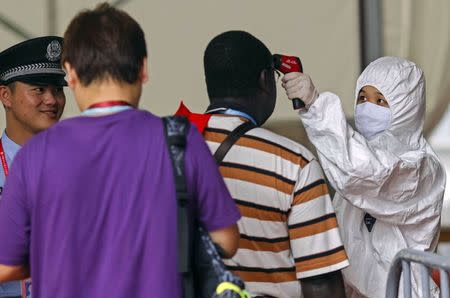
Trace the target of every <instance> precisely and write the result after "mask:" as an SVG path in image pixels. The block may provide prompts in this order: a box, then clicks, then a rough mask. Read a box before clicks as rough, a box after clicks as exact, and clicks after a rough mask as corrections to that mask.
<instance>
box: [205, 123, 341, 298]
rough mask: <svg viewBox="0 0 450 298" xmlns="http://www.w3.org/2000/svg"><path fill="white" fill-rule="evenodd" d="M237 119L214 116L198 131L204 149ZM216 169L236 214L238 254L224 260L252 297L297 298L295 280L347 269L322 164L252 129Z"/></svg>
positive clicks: (212, 145)
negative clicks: (201, 137) (237, 218)
mask: <svg viewBox="0 0 450 298" xmlns="http://www.w3.org/2000/svg"><path fill="white" fill-rule="evenodd" d="M243 121H246V120H245V119H243V118H239V117H236V116H229V115H213V116H212V117H211V119H210V120H209V122H208V126H207V128H206V130H205V131H204V137H205V140H206V142H207V144H208V146H209V148H210V150H211V151H212V152H213V153H214V152H215V151H216V150H217V148H218V147H219V145H220V143H222V142H223V141H224V139H225V138H226V137H227V135H228V134H229V133H230V132H231V131H232V130H233V129H235V128H236V127H238V126H239V125H240V124H242V123H243ZM220 171H221V173H222V175H223V177H224V179H225V183H226V185H227V186H228V190H229V191H230V193H231V195H232V196H233V198H234V199H235V201H236V203H237V205H238V207H239V210H240V212H241V215H242V218H241V220H240V221H239V222H238V225H239V231H240V234H241V239H240V243H239V250H238V252H237V253H236V255H235V256H234V257H233V258H232V259H230V260H225V263H226V265H227V267H228V268H229V269H230V270H232V271H233V272H234V273H236V274H237V275H239V276H240V277H241V278H242V279H243V280H244V281H245V282H246V288H247V289H248V290H249V292H250V293H251V294H252V295H253V296H273V297H301V296H302V294H301V287H300V282H299V279H302V278H306V277H312V276H317V275H321V274H325V273H329V272H333V271H337V270H340V269H342V268H344V267H346V266H348V260H347V255H346V253H345V250H344V247H343V244H342V240H341V237H340V234H339V230H338V226H337V221H336V216H335V213H334V209H333V206H332V204H331V199H330V196H329V194H328V188H327V185H326V183H325V181H324V176H323V173H322V170H321V167H320V165H319V163H318V161H317V160H316V158H315V157H314V156H313V155H312V154H311V152H309V151H308V150H307V149H306V148H304V147H303V146H301V145H300V144H298V143H296V142H293V141H291V140H289V139H287V138H285V137H282V136H280V135H277V134H275V133H272V132H270V131H268V130H266V129H263V128H255V129H252V130H250V131H249V132H247V133H246V134H245V135H244V136H242V137H241V138H240V139H239V140H238V141H237V142H236V143H235V144H234V145H233V146H232V147H231V149H230V151H229V152H228V153H227V155H226V156H225V158H224V160H223V161H222V163H221V165H220Z"/></svg>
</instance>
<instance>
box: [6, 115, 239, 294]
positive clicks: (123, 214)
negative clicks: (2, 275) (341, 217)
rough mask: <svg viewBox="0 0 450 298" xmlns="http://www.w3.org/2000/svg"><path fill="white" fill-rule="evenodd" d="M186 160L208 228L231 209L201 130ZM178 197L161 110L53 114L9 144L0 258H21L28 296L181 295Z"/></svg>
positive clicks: (226, 221)
mask: <svg viewBox="0 0 450 298" xmlns="http://www.w3.org/2000/svg"><path fill="white" fill-rule="evenodd" d="M187 140H188V142H187V147H186V157H185V167H186V180H187V185H188V188H189V189H188V191H189V192H190V194H191V198H192V200H193V205H192V206H193V208H194V210H195V212H196V213H197V215H198V218H199V219H200V221H201V222H202V223H203V224H204V226H205V227H206V229H207V230H209V231H213V230H216V229H220V228H224V227H227V226H230V225H232V224H234V223H235V222H236V221H237V220H238V219H239V212H238V210H237V208H236V206H235V203H234V201H233V199H232V198H231V197H230V194H229V193H228V191H227V189H226V186H225V184H224V182H223V179H222V177H221V175H220V173H219V171H218V168H217V166H216V163H215V161H214V159H213V158H212V156H211V154H210V151H209V149H208V147H207V145H206V144H205V142H204V140H203V138H202V137H201V135H200V134H199V133H198V132H197V130H196V129H195V127H191V129H190V131H189V135H188V138H187ZM176 220H177V205H176V198H175V186H174V180H173V172H172V164H171V161H170V156H169V153H168V150H167V145H166V143H165V138H164V132H163V123H162V120H161V119H160V118H158V117H156V116H154V115H152V114H150V113H148V112H145V111H140V110H127V111H123V112H120V113H117V114H112V115H108V116H102V117H76V118H72V119H68V120H64V121H61V122H60V123H58V124H56V125H55V126H53V127H52V128H50V129H48V130H46V131H44V132H42V133H40V134H39V135H38V136H36V137H34V138H33V139H31V140H30V141H29V142H28V143H27V144H26V145H25V146H24V147H23V149H22V150H21V151H20V152H19V153H18V154H17V156H16V158H15V160H14V164H13V166H12V169H11V172H10V175H9V177H8V179H7V182H6V186H5V189H4V192H3V198H2V199H1V200H0V242H1V244H0V264H6V265H22V264H26V263H28V262H29V263H30V265H31V276H32V279H33V297H34V298H47V297H74V298H75V297H76V298H80V297H83V298H89V297H95V298H98V297H108V298H114V297H117V298H119V297H120V298H123V297H181V296H182V295H181V281H180V277H179V275H178V273H177V243H176V235H177V228H176Z"/></svg>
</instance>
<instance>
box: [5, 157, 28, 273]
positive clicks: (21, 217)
mask: <svg viewBox="0 0 450 298" xmlns="http://www.w3.org/2000/svg"><path fill="white" fill-rule="evenodd" d="M23 157H24V155H23V154H21V152H19V153H18V154H17V156H16V158H15V160H14V164H13V166H12V168H11V170H10V172H9V175H8V179H6V184H5V188H4V190H3V194H2V198H1V199H0V243H1V245H0V264H3V265H10V266H18V265H26V264H27V263H28V256H29V243H30V210H29V206H28V204H27V200H26V187H25V185H24V178H23V175H22V173H23V170H24V168H25V167H24V163H23Z"/></svg>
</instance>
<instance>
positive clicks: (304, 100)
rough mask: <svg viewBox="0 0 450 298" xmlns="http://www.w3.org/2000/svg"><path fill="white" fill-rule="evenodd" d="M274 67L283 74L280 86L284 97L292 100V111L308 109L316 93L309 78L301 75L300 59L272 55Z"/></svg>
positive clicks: (317, 94)
mask: <svg viewBox="0 0 450 298" xmlns="http://www.w3.org/2000/svg"><path fill="white" fill-rule="evenodd" d="M273 59H274V67H275V68H276V69H277V70H279V71H280V72H282V73H283V74H285V76H284V77H283V79H282V82H283V84H282V86H283V88H284V89H286V95H287V96H288V98H289V99H290V100H292V105H293V107H294V110H299V109H304V108H309V107H310V106H311V105H312V104H313V103H314V101H315V100H316V98H317V97H319V92H317V90H316V88H315V87H314V84H313V82H312V80H311V78H310V77H309V76H308V75H307V74H303V73H302V72H303V67H302V63H301V61H300V58H298V57H294V56H285V55H279V54H275V55H273Z"/></svg>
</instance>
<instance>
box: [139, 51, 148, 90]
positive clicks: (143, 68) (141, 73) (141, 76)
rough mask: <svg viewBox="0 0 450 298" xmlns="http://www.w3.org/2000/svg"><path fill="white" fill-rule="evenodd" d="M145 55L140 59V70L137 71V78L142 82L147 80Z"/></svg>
mask: <svg viewBox="0 0 450 298" xmlns="http://www.w3.org/2000/svg"><path fill="white" fill-rule="evenodd" d="M147 61H148V60H147V57H145V58H144V60H142V66H141V70H140V71H139V80H140V81H141V83H142V84H144V83H147V82H148V63H147Z"/></svg>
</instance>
